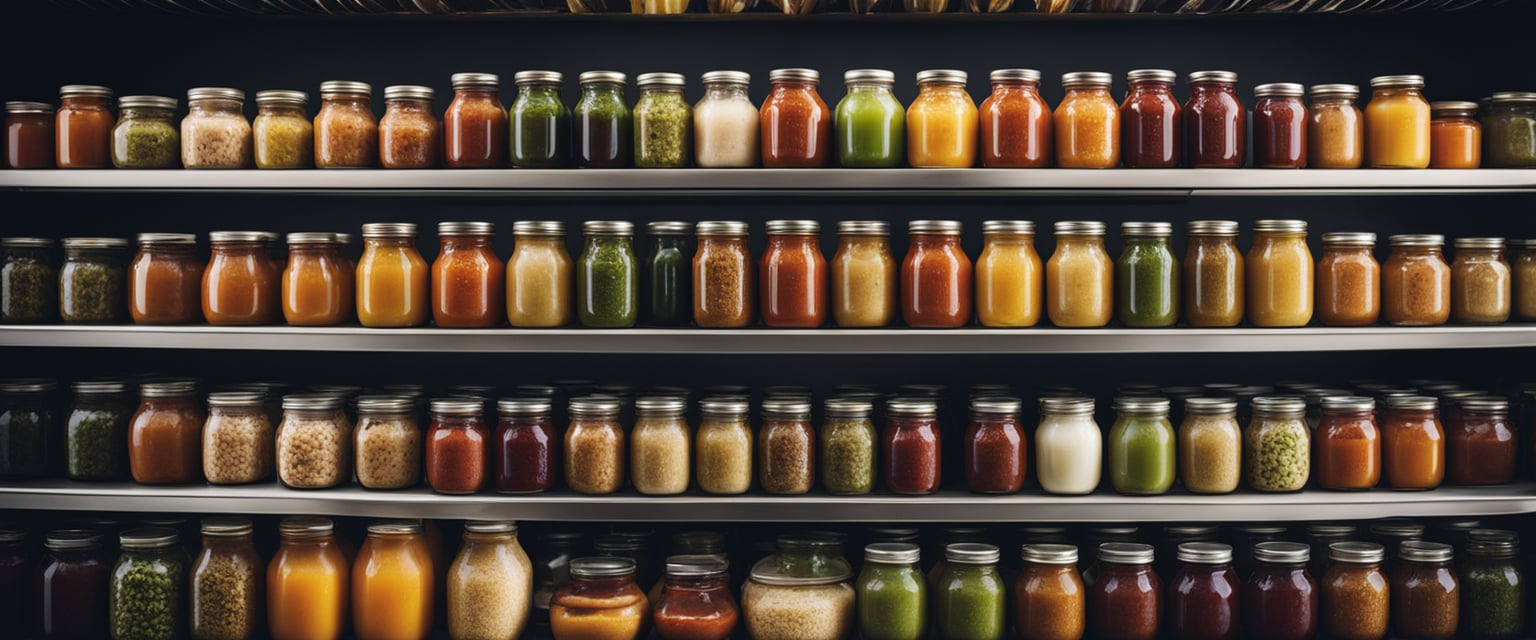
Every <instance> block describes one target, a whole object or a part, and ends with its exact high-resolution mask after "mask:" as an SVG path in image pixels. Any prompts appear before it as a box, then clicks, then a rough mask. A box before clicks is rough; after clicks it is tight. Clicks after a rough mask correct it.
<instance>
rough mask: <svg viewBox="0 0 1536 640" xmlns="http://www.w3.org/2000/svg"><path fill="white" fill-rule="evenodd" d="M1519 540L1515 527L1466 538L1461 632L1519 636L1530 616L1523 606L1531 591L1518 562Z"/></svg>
mask: <svg viewBox="0 0 1536 640" xmlns="http://www.w3.org/2000/svg"><path fill="white" fill-rule="evenodd" d="M1519 552H1520V541H1519V538H1518V537H1516V534H1515V532H1513V531H1500V532H1497V534H1492V535H1485V536H1483V537H1477V538H1473V539H1472V540H1470V541H1468V542H1467V555H1468V556H1469V557H1468V558H1467V559H1466V560H1464V561H1463V563H1462V568H1461V576H1460V578H1461V579H1460V582H1459V583H1458V587H1460V590H1461V594H1462V606H1463V607H1464V609H1461V610H1459V611H1458V614H1459V615H1458V617H1459V618H1460V619H1461V623H1462V633H1463V634H1465V635H1466V636H1469V637H1473V638H1511V639H1512V638H1518V637H1520V634H1521V631H1522V629H1524V628H1525V626H1526V623H1527V621H1528V619H1529V618H1530V617H1531V614H1530V609H1529V608H1526V607H1522V606H1521V601H1522V600H1524V598H1523V596H1524V595H1525V594H1526V593H1527V592H1529V591H1530V587H1529V585H1528V583H1527V582H1526V576H1528V575H1529V574H1528V573H1526V572H1524V571H1522V570H1521V568H1520V564H1519V560H1518V557H1519Z"/></svg>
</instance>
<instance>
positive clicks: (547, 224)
mask: <svg viewBox="0 0 1536 640" xmlns="http://www.w3.org/2000/svg"><path fill="white" fill-rule="evenodd" d="M512 235H514V236H563V235H565V223H564V222H561V221H559V220H518V221H517V222H514V223H512Z"/></svg>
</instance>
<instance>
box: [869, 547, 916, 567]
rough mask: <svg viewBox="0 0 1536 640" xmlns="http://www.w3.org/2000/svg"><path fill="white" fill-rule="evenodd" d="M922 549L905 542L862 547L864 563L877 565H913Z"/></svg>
mask: <svg viewBox="0 0 1536 640" xmlns="http://www.w3.org/2000/svg"><path fill="white" fill-rule="evenodd" d="M922 555H923V552H922V549H921V548H919V547H918V546H917V545H915V544H909V543H905V542H877V543H875V544H871V545H867V546H865V547H864V561H865V562H874V563H879V564H915V563H916V562H917V561H918V560H920V559H922Z"/></svg>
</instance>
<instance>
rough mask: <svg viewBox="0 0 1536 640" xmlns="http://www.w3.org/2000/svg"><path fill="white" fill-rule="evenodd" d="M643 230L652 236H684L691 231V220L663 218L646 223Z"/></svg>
mask: <svg viewBox="0 0 1536 640" xmlns="http://www.w3.org/2000/svg"><path fill="white" fill-rule="evenodd" d="M645 232H646V233H648V234H650V235H653V236H685V235H688V234H690V233H693V223H692V222H677V221H672V220H664V221H657V222H651V223H647V224H646V225H645Z"/></svg>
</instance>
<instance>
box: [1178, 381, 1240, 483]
mask: <svg viewBox="0 0 1536 640" xmlns="http://www.w3.org/2000/svg"><path fill="white" fill-rule="evenodd" d="M1242 447H1243V430H1242V426H1241V425H1239V424H1238V422H1237V401H1236V400H1232V399H1229V398H1187V399H1185V400H1184V421H1183V423H1181V424H1180V425H1179V434H1178V442H1177V444H1176V446H1175V450H1177V451H1178V460H1179V480H1180V481H1182V482H1183V484H1184V488H1185V489H1187V490H1189V492H1190V493H1206V494H1216V493H1232V492H1233V491H1236V490H1237V485H1238V483H1239V481H1240V480H1241V479H1242V466H1243V465H1242V454H1243V449H1242Z"/></svg>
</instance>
